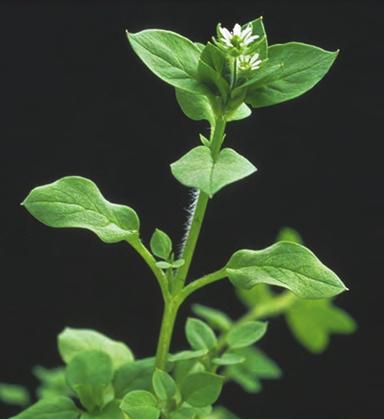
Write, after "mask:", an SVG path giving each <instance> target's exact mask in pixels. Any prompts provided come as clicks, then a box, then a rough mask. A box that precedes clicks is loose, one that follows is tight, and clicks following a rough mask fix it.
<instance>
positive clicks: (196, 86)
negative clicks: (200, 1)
mask: <svg viewBox="0 0 384 419" xmlns="http://www.w3.org/2000/svg"><path fill="white" fill-rule="evenodd" d="M127 35H128V40H129V42H130V44H131V47H132V48H133V50H134V51H135V53H136V54H137V55H138V56H139V58H140V59H141V60H142V61H143V62H144V64H145V65H146V66H147V67H148V68H149V69H150V70H151V71H152V72H153V73H154V74H156V76H158V77H159V78H160V79H162V80H163V81H165V82H166V83H169V84H171V85H172V86H174V87H177V88H180V89H182V90H187V91H189V92H192V93H200V94H206V93H207V89H206V88H205V87H204V85H202V84H201V83H200V82H199V81H198V77H197V66H198V62H199V58H200V54H201V53H200V50H199V47H197V46H196V45H195V44H194V43H193V42H192V41H190V40H189V39H187V38H185V37H184V36H181V35H179V34H177V33H174V32H171V31H165V30H161V29H147V30H144V31H141V32H138V33H128V32H127Z"/></svg>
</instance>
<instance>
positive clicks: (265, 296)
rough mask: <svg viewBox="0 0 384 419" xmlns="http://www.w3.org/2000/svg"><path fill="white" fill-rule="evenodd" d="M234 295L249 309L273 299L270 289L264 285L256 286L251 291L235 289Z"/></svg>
mask: <svg viewBox="0 0 384 419" xmlns="http://www.w3.org/2000/svg"><path fill="white" fill-rule="evenodd" d="M236 294H237V296H238V297H239V299H240V301H241V302H242V303H243V304H244V305H245V306H246V307H248V308H250V309H252V308H253V307H255V306H256V305H258V304H264V303H268V302H269V301H271V300H273V299H274V297H275V296H274V294H273V292H272V291H271V289H270V287H269V286H268V285H266V284H258V285H255V286H254V287H253V288H251V289H245V288H237V289H236Z"/></svg>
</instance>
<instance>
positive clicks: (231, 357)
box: [212, 352, 245, 366]
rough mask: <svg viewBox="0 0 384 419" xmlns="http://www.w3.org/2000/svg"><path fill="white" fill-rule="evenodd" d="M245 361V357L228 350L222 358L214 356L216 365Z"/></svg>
mask: <svg viewBox="0 0 384 419" xmlns="http://www.w3.org/2000/svg"><path fill="white" fill-rule="evenodd" d="M244 361H245V358H244V357H243V356H241V355H239V354H236V353H231V352H226V353H224V354H223V355H221V357H220V358H213V360H212V362H213V364H215V365H220V366H222V365H236V364H241V363H243V362H244Z"/></svg>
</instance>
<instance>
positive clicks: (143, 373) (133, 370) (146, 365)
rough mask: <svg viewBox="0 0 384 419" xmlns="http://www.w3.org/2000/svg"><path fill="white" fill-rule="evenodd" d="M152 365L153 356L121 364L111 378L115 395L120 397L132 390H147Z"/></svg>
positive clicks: (153, 364)
mask: <svg viewBox="0 0 384 419" xmlns="http://www.w3.org/2000/svg"><path fill="white" fill-rule="evenodd" d="M154 366H155V359H154V358H145V359H140V360H138V361H135V362H130V363H127V364H124V365H122V366H121V367H120V368H119V369H118V370H117V371H116V373H115V377H114V379H113V387H114V389H115V393H116V397H118V398H121V397H123V396H124V395H125V394H126V393H129V392H130V391H133V390H149V389H150V388H151V384H152V374H153V369H154Z"/></svg>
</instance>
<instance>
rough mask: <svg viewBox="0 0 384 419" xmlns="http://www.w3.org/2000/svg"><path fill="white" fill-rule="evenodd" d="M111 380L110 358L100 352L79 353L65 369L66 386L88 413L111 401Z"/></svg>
mask: <svg viewBox="0 0 384 419" xmlns="http://www.w3.org/2000/svg"><path fill="white" fill-rule="evenodd" d="M112 378H113V367H112V361H111V358H110V357H109V356H108V355H107V354H106V353H104V352H101V351H95V350H93V351H84V352H80V353H78V354H77V355H75V356H74V357H73V358H72V359H71V361H70V362H69V364H68V367H67V381H68V385H69V386H70V387H71V389H72V390H73V391H74V392H75V393H76V394H77V395H78V396H79V399H80V401H81V403H82V405H83V406H84V407H85V408H86V409H87V410H88V411H90V412H92V411H94V410H95V409H96V408H102V407H104V406H105V405H106V404H107V403H108V402H110V401H111V400H110V394H111V388H110V384H111V381H112ZM112 398H113V394H112Z"/></svg>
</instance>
